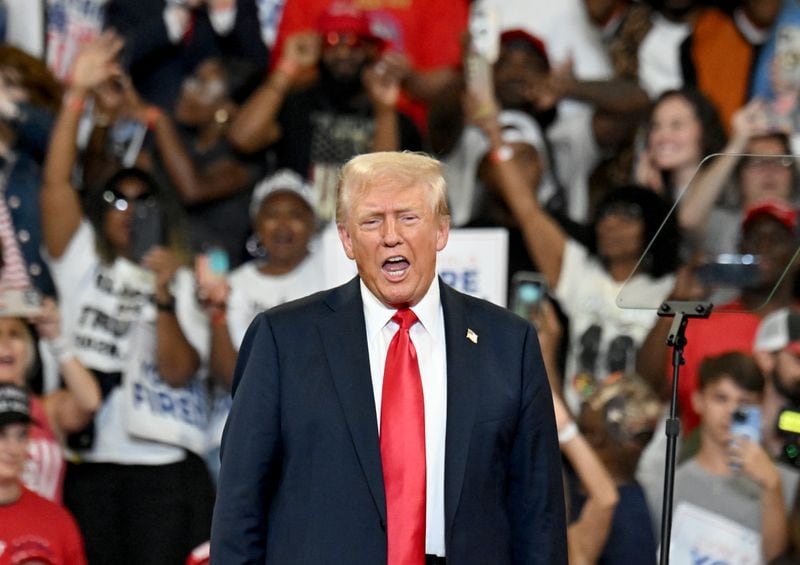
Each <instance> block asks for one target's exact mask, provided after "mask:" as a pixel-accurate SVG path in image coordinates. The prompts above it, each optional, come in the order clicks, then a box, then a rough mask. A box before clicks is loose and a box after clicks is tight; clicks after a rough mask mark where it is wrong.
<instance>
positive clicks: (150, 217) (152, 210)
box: [130, 197, 167, 263]
mask: <svg viewBox="0 0 800 565" xmlns="http://www.w3.org/2000/svg"><path fill="white" fill-rule="evenodd" d="M166 239H167V238H166V232H165V226H164V218H163V214H162V211H161V206H160V205H159V203H158V200H157V199H156V198H153V197H148V198H144V199H141V200H137V202H136V205H135V206H134V207H133V221H132V224H131V252H130V255H131V260H132V261H134V262H136V263H140V262H141V260H142V258H143V257H144V256H145V255H146V254H147V252H148V251H150V249H152V248H153V247H157V246H160V245H164V244H165V243H166Z"/></svg>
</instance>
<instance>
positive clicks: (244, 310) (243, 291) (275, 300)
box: [227, 253, 325, 349]
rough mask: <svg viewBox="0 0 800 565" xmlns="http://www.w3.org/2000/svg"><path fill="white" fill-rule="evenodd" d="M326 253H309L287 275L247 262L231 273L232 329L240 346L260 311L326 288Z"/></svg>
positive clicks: (230, 307)
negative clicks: (320, 254) (265, 270)
mask: <svg viewBox="0 0 800 565" xmlns="http://www.w3.org/2000/svg"><path fill="white" fill-rule="evenodd" d="M324 271H325V269H324V263H323V261H322V257H320V256H318V255H317V254H315V253H309V254H308V256H307V257H306V258H305V260H304V261H303V262H302V263H300V264H299V265H298V266H297V268H296V269H294V270H293V271H292V272H290V273H287V274H285V275H265V274H262V273H261V272H260V271H259V270H258V263H256V262H254V261H251V262H249V263H245V264H244V265H242V266H241V267H239V268H238V269H236V270H235V271H233V272H232V273H231V274H230V275H229V277H228V284H229V285H230V289H231V291H230V296H229V297H228V313H227V318H228V331H229V332H230V335H231V341H232V342H233V345H234V347H235V348H236V349H239V345H240V344H241V343H242V339H244V334H245V332H247V328H248V327H249V326H250V322H252V321H253V318H255V317H256V315H257V314H259V313H260V312H263V311H264V310H268V309H270V308H272V307H273V306H278V305H279V304H283V303H284V302H289V301H290V300H295V299H297V298H302V297H304V296H308V295H309V294H312V293H314V292H317V291H320V290H322V289H324V288H325V277H324Z"/></svg>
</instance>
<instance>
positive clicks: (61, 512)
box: [0, 487, 86, 565]
mask: <svg viewBox="0 0 800 565" xmlns="http://www.w3.org/2000/svg"><path fill="white" fill-rule="evenodd" d="M29 560H33V561H40V562H44V563H51V564H52V565H85V564H86V554H85V552H84V549H83V540H82V539H81V534H80V532H79V530H78V526H77V524H76V523H75V520H74V519H73V517H72V515H71V514H70V513H69V512H67V510H66V509H65V508H63V507H62V506H59V505H58V504H56V503H54V502H50V501H49V500H47V499H45V498H42V497H41V496H39V495H38V494H36V493H35V492H32V491H30V490H28V489H27V488H25V487H22V496H21V497H20V498H19V500H17V501H16V502H13V503H11V504H6V505H1V504H0V565H12V564H13V565H16V564H18V563H25V562H27V561H29Z"/></svg>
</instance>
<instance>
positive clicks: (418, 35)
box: [270, 0, 469, 125]
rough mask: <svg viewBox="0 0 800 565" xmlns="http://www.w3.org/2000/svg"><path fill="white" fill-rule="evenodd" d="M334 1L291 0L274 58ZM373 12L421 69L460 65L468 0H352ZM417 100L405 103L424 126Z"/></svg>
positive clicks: (395, 47) (375, 20) (405, 108)
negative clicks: (283, 46) (412, 102)
mask: <svg viewBox="0 0 800 565" xmlns="http://www.w3.org/2000/svg"><path fill="white" fill-rule="evenodd" d="M331 2H332V0H286V3H285V4H284V6H283V13H282V15H281V21H280V24H279V26H278V35H277V37H276V39H275V47H274V48H273V50H272V55H271V58H270V62H271V64H272V65H273V66H274V65H275V64H276V63H277V62H278V60H279V59H280V56H281V47H282V45H283V41H284V40H285V39H286V38H287V37H288V36H290V35H292V34H294V33H297V32H300V31H311V30H314V29H315V28H316V26H317V21H318V20H319V17H320V15H321V14H322V13H323V11H324V10H325V9H326V8H327V7H328V5H329V4H330V3H331ZM352 4H353V5H355V6H356V7H358V8H361V9H362V10H364V11H365V12H369V13H370V15H371V17H372V18H373V25H376V26H378V27H380V29H381V31H382V32H383V33H381V36H382V37H384V34H385V35H386V36H388V37H389V38H391V41H390V44H391V45H390V47H389V48H390V49H392V50H396V51H400V52H401V53H404V54H405V55H406V56H407V57H408V58H409V60H410V61H411V65H412V66H413V67H414V68H415V69H416V70H419V71H427V70H431V69H437V68H442V67H453V68H455V67H458V66H459V65H460V64H461V35H462V34H463V33H464V31H465V30H466V28H467V19H468V16H469V2H466V1H465V0H353V2H352ZM420 109H421V107H420V106H419V105H417V104H412V105H409V104H404V105H403V106H402V107H401V108H400V110H401V111H404V112H406V113H408V114H409V115H411V116H412V117H413V118H414V121H415V122H417V125H420V122H419V118H420Z"/></svg>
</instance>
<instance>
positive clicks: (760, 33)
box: [0, 0, 800, 565]
mask: <svg viewBox="0 0 800 565" xmlns="http://www.w3.org/2000/svg"><path fill="white" fill-rule="evenodd" d="M0 8H2V16H3V17H2V18H0V21H1V22H2V24H3V25H2V26H0V29H3V30H4V33H5V37H4V40H5V42H4V43H3V44H2V45H0V191H1V192H2V198H0V248H1V249H2V255H1V256H0V258H1V259H2V263H1V266H2V269H1V270H0V385H2V386H0V542H3V543H4V544H5V545H3V543H0V562H5V561H4V559H5V557H4V555H3V551H6V552H8V554H9V555H12V556H14V555H19V556H21V557H19V559H17V560H13V559H16V558H13V557H12V560H11V561H9V562H14V563H23V562H25V561H24V559H28V558H30V559H39V560H41V561H44V562H53V563H83V562H86V561H88V562H89V563H97V564H105V563H136V564H139V563H153V564H160V563H163V564H165V565H166V564H179V563H184V562H186V561H187V559H189V560H190V562H194V563H200V562H202V561H203V559H207V548H205V549H204V548H203V543H204V542H206V541H207V540H208V539H209V535H210V524H211V514H212V509H213V504H214V495H215V481H216V479H217V474H218V470H219V452H220V442H221V436H222V430H223V426H224V423H225V421H226V418H227V415H228V412H229V410H230V407H231V398H230V389H231V385H232V381H233V376H234V371H235V366H236V361H237V353H238V350H239V347H240V345H241V344H242V342H243V340H244V339H245V335H246V332H247V329H248V326H249V325H250V323H251V321H252V320H253V319H254V318H255V317H256V315H257V314H258V313H259V312H261V311H264V310H266V309H269V308H272V307H274V306H278V305H280V304H283V303H285V302H288V301H291V300H294V299H298V298H301V297H304V296H307V295H309V294H312V293H314V292H317V291H320V290H323V289H325V288H326V287H327V281H328V280H330V277H329V276H326V269H327V268H329V267H330V262H329V261H327V258H326V257H325V256H324V253H323V249H324V248H323V246H322V245H320V240H321V238H322V234H323V232H325V230H329V229H335V225H336V222H337V218H336V217H335V207H336V197H337V185H338V183H339V170H340V168H341V166H342V165H343V164H344V163H346V162H347V161H348V160H349V159H351V158H352V157H354V156H357V155H360V154H364V153H371V152H378V151H388V152H391V151H414V152H416V151H422V152H425V153H427V154H430V155H433V156H434V157H435V158H436V159H438V160H439V161H441V162H442V163H443V166H444V169H443V170H444V176H445V179H446V181H447V190H448V205H449V209H450V223H451V226H452V227H453V228H455V229H457V228H483V227H492V228H498V227H499V228H504V229H505V230H507V232H508V235H509V238H508V261H507V263H508V272H507V274H506V276H507V281H508V283H509V298H510V299H513V295H514V291H515V289H514V288H513V287H512V285H511V281H512V280H513V279H514V275H515V274H517V273H520V272H528V271H532V272H536V273H539V274H540V275H541V278H542V279H543V280H544V281H545V283H546V286H547V288H549V298H548V299H547V300H546V301H544V303H542V304H541V305H540V306H537V307H535V308H533V309H531V311H530V316H529V317H530V320H531V321H532V322H533V323H534V324H535V325H536V327H537V330H538V334H539V340H540V344H541V350H542V354H543V357H544V361H545V364H546V366H547V369H548V371H547V372H548V379H549V381H550V385H551V389H552V391H553V394H554V405H555V406H554V408H555V414H556V420H557V426H558V436H559V442H560V446H561V450H562V455H563V461H562V463H563V469H564V484H565V487H566V488H565V493H566V499H567V518H568V523H569V528H568V540H569V556H570V562H571V563H576V564H578V563H604V564H616V563H642V564H646V563H655V562H656V560H657V555H658V546H659V543H660V531H661V529H660V522H661V519H662V493H663V476H664V467H665V461H664V453H665V443H666V440H665V434H664V425H665V424H664V418H665V415H666V412H667V406H668V402H669V396H670V394H669V393H670V387H671V384H672V367H671V365H670V360H671V356H670V351H669V349H668V347H667V344H666V338H667V335H668V333H669V331H670V325H671V322H672V320H671V319H669V318H665V317H659V316H658V315H657V314H656V309H657V307H658V306H659V305H660V304H661V303H662V302H663V301H665V300H674V301H711V302H713V303H714V305H715V306H714V313H713V314H712V316H711V317H710V318H709V319H707V320H691V323H690V324H689V325H688V329H687V333H686V337H687V342H688V345H687V347H686V351H685V364H684V365H683V366H682V368H681V377H680V380H679V383H678V385H679V386H678V399H679V413H680V418H681V424H682V428H681V434H680V450H679V451H680V453H679V467H678V470H677V475H676V489H675V505H674V514H673V528H672V532H673V534H672V541H671V543H672V546H671V547H672V554H673V556H674V560H675V562H689V561H688V559H689V557H690V556H692V557H693V558H696V559H700V557H706V558H708V559H709V560H710V561H713V560H714V559H716V560H718V561H725V562H731V563H737V562H742V563H744V562H747V563H750V562H765V563H766V562H770V563H773V562H774V563H793V562H797V560H798V559H800V497H798V496H796V494H797V490H798V489H797V486H798V479H800V426H798V425H797V421H798V419H800V284H799V283H800V280H798V277H797V268H796V264H795V263H796V251H797V249H798V247H799V246H798V243H800V232H798V227H799V226H798V221H799V220H800V217H798V210H797V207H798V206H800V163H798V159H797V157H796V156H795V155H797V154H798V152H800V104H798V98H800V97H799V96H798V94H799V93H800V66H798V64H799V63H798V62H800V2H797V1H796V0H739V1H738V2H728V3H723V2H713V1H711V0H708V1H705V2H704V1H693V0H639V1H636V0H563V1H560V2H547V1H545V0H474V1H472V2H470V1H469V0H449V1H448V0H432V1H428V2H419V1H417V2H414V1H409V2H393V1H381V0H369V1H368V0H313V1H310V0H181V1H178V0H164V1H162V0H138V1H137V2H133V1H132V0H91V1H87V0H81V1H77V0H42V1H41V2H27V1H26V2H8V1H7V2H5V3H0ZM32 21H35V22H38V23H37V25H38V26H39V29H38V31H35V32H34V31H32V30H33V28H31V22H32ZM34 36H35V37H34ZM32 37H33V39H32ZM487 37H488V38H489V39H488V41H487V40H486V38H487ZM332 226H333V228H332ZM328 275H329V273H328ZM621 306H623V307H621ZM20 391H23V392H24V394H22V393H21V392H20ZM754 407H755V408H754ZM748 413H751V414H752V413H754V414H756V416H755V418H756V419H757V420H758V424H759V425H757V426H756V429H757V431H758V433H756V434H755V435H754V436H753V435H750V436H747V435H744V434H740V433H738V432H737V430H738V429H739V427H738V424H739V423H741V422H740V420H741V419H742V418H744V417H745V416H743V415H746V414H748ZM25 451H27V457H25V456H24V453H25ZM20 485H21V486H20ZM40 498H43V499H46V500H47V501H49V502H45V501H43V500H40ZM16 506H19V507H20V508H22V507H23V506H24V507H25V516H26V517H25V520H24V521H23V520H22V519H21V518H20V516H22V514H21V512H22V511H21V510H20V511H15V510H13V509H14V508H15V507H16ZM63 508H66V509H68V511H69V513H66V512H64V510H63ZM38 513H40V514H38ZM38 516H46V518H42V519H43V520H44V519H46V520H47V521H48V522H49V521H50V520H52V521H53V523H54V524H55V523H58V524H59V526H58V527H54V528H53V529H52V530H49V533H48V532H39V531H37V532H34V533H35V535H36V540H38V541H36V543H35V544H33V542H32V541H31V538H30V535H28V534H29V532H26V531H24V528H23V526H25V525H26V524H28V523H31V524H33V523H34V522H36V517H38ZM51 516H52V518H51ZM73 517H74V518H73ZM12 524H13V525H14V528H11V525H12ZM31 535H33V534H31ZM9 536H12V537H9ZM14 536H16V537H14ZM81 540H82V541H81ZM15 544H16V545H15ZM3 548H5V549H3ZM197 548H199V549H197ZM26 552H28V553H26ZM692 552H693V553H692ZM25 555H31V556H32V557H25ZM681 556H684V557H681ZM48 559H49V560H50V561H48ZM680 559H686V561H680ZM700 562H702V561H700ZM714 562H716V561H714Z"/></svg>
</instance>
